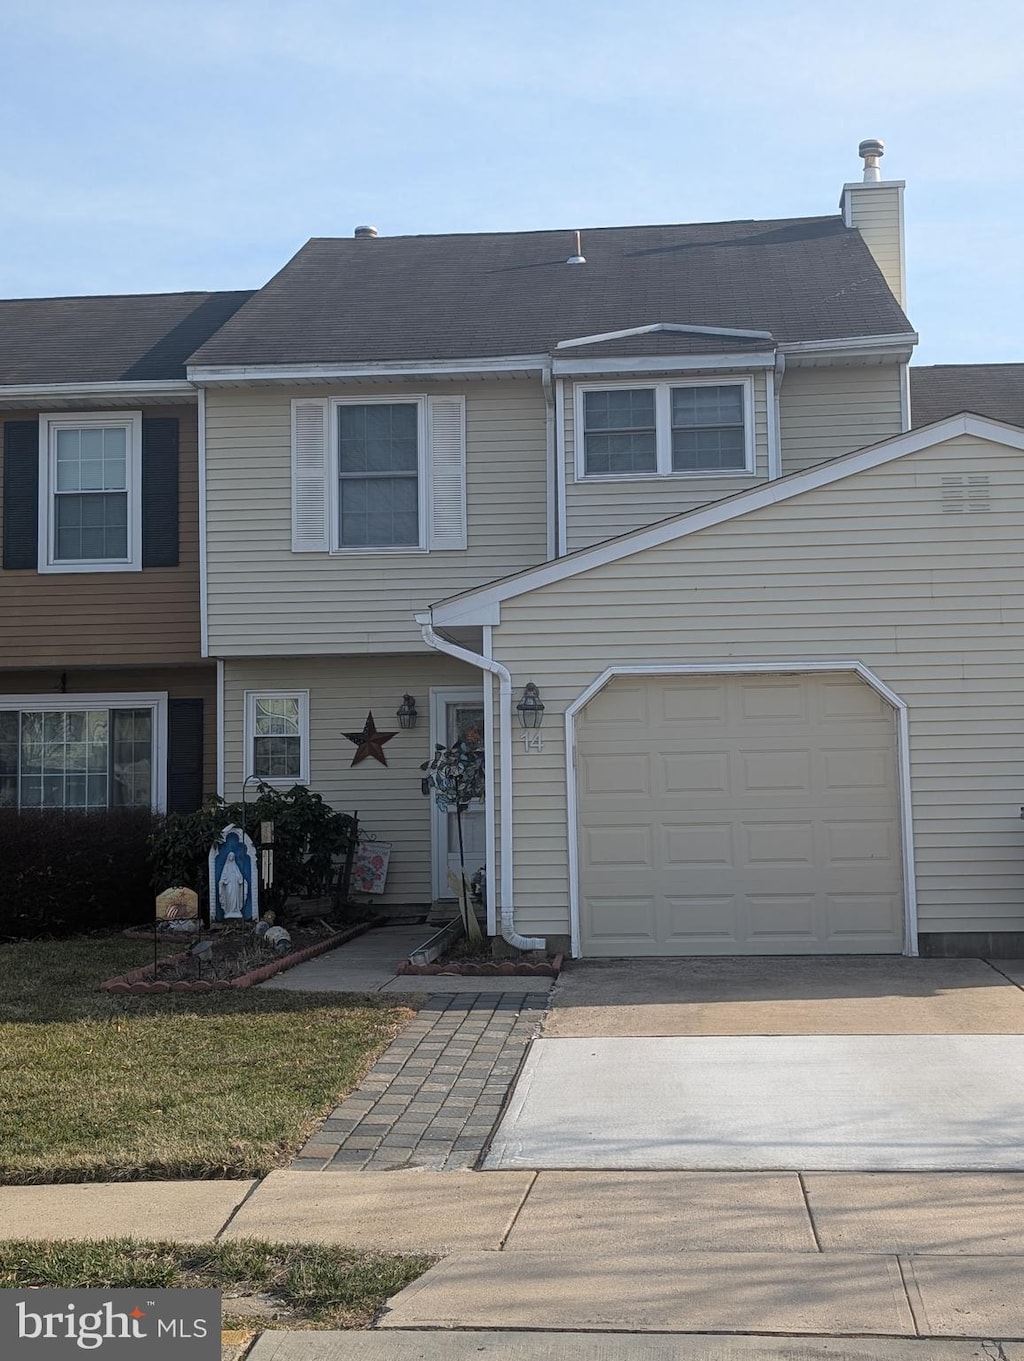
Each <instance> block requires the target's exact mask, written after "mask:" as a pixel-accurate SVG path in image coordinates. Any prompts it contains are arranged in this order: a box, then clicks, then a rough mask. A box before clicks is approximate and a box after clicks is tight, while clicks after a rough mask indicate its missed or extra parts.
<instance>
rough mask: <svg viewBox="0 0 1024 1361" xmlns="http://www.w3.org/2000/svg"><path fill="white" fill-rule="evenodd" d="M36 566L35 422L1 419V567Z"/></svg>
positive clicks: (36, 466)
mask: <svg viewBox="0 0 1024 1361" xmlns="http://www.w3.org/2000/svg"><path fill="white" fill-rule="evenodd" d="M38 566H39V422H38V421H5V422H4V567H5V568H6V569H7V570H8V571H19V570H20V571H30V570H31V571H35V570H36V569H37V568H38Z"/></svg>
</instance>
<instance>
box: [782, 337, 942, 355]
mask: <svg viewBox="0 0 1024 1361" xmlns="http://www.w3.org/2000/svg"><path fill="white" fill-rule="evenodd" d="M918 340H919V336H918V334H917V332H916V331H903V332H901V333H897V334H895V335H888V336H847V337H842V336H837V337H836V338H835V339H834V340H791V341H788V342H787V341H780V343H779V349H780V350H781V351H782V353H783V354H786V355H793V356H797V355H801V354H808V355H811V354H813V355H821V356H825V355H830V354H837V355H838V354H872V353H875V352H876V351H878V350H900V351H901V350H907V351H909V350H911V349H913V347H914V346H915V345H916V344H917V343H918ZM908 357H909V355H908Z"/></svg>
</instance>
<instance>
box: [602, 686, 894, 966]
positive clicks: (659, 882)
mask: <svg viewBox="0 0 1024 1361" xmlns="http://www.w3.org/2000/svg"><path fill="white" fill-rule="evenodd" d="M577 760H578V781H579V786H578V790H579V826H580V918H581V923H580V924H581V934H582V946H583V953H584V955H589V956H595V955H605V956H608V955H735V954H814V953H822V954H829V953H843V954H849V953H886V952H897V953H898V952H899V951H900V950H901V949H902V948H903V929H902V921H903V891H902V866H901V840H900V831H899V811H898V797H897V782H896V745H895V717H894V714H893V711H892V709H891V708H890V706H889V705H887V704H886V703H885V702H884V701H883V700H882V699H880V698H879V696H878V695H877V694H876V693H875V692H874V691H873V690H872V689H871V688H870V687H869V686H867V685H865V684H864V683H863V682H862V681H860V680H858V679H857V678H856V677H854V676H850V675H848V674H840V673H828V674H818V675H800V676H701V677H676V676H671V677H666V676H660V677H635V678H634V677H629V678H622V679H619V680H615V681H612V682H611V683H610V684H609V685H608V686H606V688H605V689H604V690H602V691H601V692H600V694H598V695H596V696H595V697H594V699H593V700H592V701H591V702H590V703H589V704H588V705H587V706H586V708H585V709H584V710H583V711H582V713H581V714H580V716H579V721H578V729H577Z"/></svg>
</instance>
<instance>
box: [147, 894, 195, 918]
mask: <svg viewBox="0 0 1024 1361" xmlns="http://www.w3.org/2000/svg"><path fill="white" fill-rule="evenodd" d="M198 916H199V894H198V893H196V892H195V890H194V889H191V888H165V889H164V891H163V893H161V894H160V895H159V897H158V898H157V900H156V919H157V921H164V922H173V921H179V922H181V921H195V920H196V918H197V917H198Z"/></svg>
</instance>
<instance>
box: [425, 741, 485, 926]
mask: <svg viewBox="0 0 1024 1361" xmlns="http://www.w3.org/2000/svg"><path fill="white" fill-rule="evenodd" d="M420 770H425V771H426V772H427V773H426V775H424V777H423V780H422V781H421V786H420V787H421V788H422V790H423V793H424V794H429V793H430V791H431V790H433V791H434V800H435V802H436V803H437V806H438V808H440V810H441V812H442V813H454V814H455V826H456V827H457V828H458V835H459V885H458V891H457V897H458V900H459V915H460V916H461V917H462V924H463V926H464V927H465V928H466V935H467V937H468V938H469V939H470V940H481V939H482V938H483V932H482V931H481V930H480V923H479V922H478V921H477V917H476V911H475V910H474V908H473V905H472V903H471V902H470V896H469V880H468V879H467V878H466V850H465V846H464V844H463V840H462V815H463V813H465V812H466V810H467V809H468V808H469V806H470V804H471V803H472V802H473V800H474V799H482V798H483V796H484V751H483V747H481V746H478V745H476V744H472V745H471V744H470V743H469V742H467V741H465V739H460V740H459V741H458V742H455V743H454V744H453V745H452V746H450V747H445V746H442V744H441V743H440V742H439V743H438V744H437V746H436V747H435V748H434V755H433V757H432V758H431V759H430V760H429V761H424V762H423V764H422V765H421V766H420Z"/></svg>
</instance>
